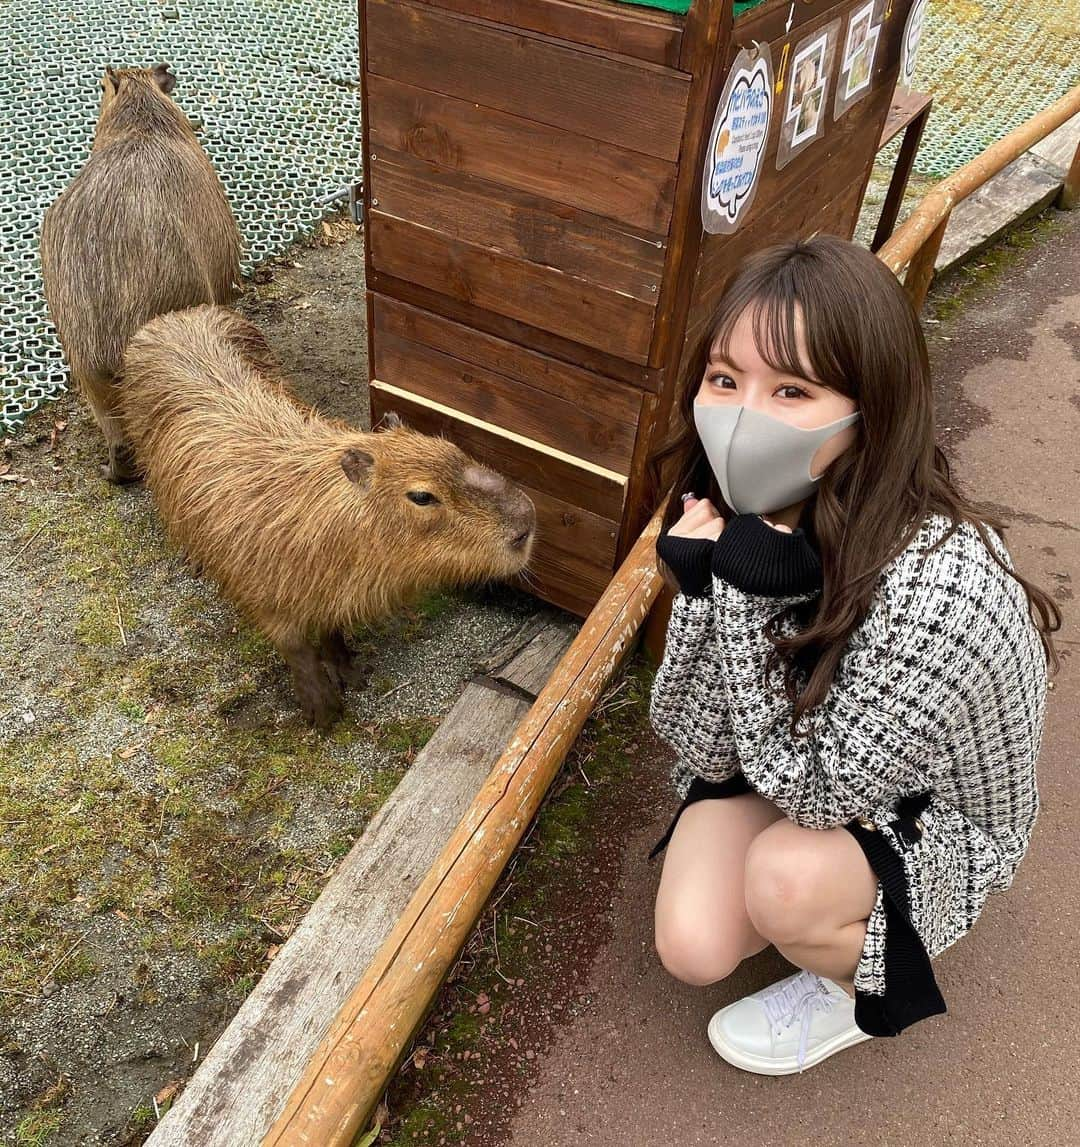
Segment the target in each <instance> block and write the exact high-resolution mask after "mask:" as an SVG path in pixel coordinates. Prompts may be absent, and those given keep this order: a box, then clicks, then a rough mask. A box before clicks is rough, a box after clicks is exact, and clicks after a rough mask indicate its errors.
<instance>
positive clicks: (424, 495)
mask: <svg viewBox="0 0 1080 1147" xmlns="http://www.w3.org/2000/svg"><path fill="white" fill-rule="evenodd" d="M408 499H409V501H410V502H415V503H416V504H417V505H418V506H430V505H431V504H432V502H437V501H438V500H439V499H438V498H436V497H435V495H434V494H430V493H428V491H427V490H410V491H409V493H408Z"/></svg>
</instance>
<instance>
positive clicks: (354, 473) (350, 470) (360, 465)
mask: <svg viewBox="0 0 1080 1147" xmlns="http://www.w3.org/2000/svg"><path fill="white" fill-rule="evenodd" d="M374 464H375V459H374V458H372V456H371V455H370V454H369V453H368V452H367V451H366V450H357V449H356V447H355V446H353V447H350V448H349V449H348V450H346V451H345V452H344V453H343V454H342V455H341V468H342V470H344V471H345V477H346V478H348V479H349V481H350V482H355V483H356V484H357V485H358V486H366V485H367V479H368V474H369V473H370V472H371V467H372V466H373V465H374Z"/></svg>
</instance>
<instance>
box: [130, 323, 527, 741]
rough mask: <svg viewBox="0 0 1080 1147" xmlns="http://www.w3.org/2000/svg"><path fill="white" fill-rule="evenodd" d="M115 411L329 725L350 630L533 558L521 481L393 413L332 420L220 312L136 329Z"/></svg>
mask: <svg viewBox="0 0 1080 1147" xmlns="http://www.w3.org/2000/svg"><path fill="white" fill-rule="evenodd" d="M121 409H122V413H123V420H124V426H125V428H126V430H127V433H128V434H129V436H130V440H131V442H132V443H133V445H134V448H135V455H136V459H137V462H138V465H139V467H140V469H141V471H142V473H143V476H144V478H145V481H146V483H147V485H148V486H149V487H150V490H151V493H152V494H153V496H154V499H155V501H156V503H157V506H158V509H159V510H160V512H161V516H162V518H163V519H164V522H165V525H166V527H167V529H168V531H169V533H170V534H171V535H172V537H173V538H174V539H175V540H176V541H177V542H178V543H179V544H180V546H181V547H182V548H183V549H184V550H185V551H186V552H187V554H188V556H189V557H190V558H191V559H192V560H193V561H194V562H195V564H196V565H197V566H198V567H199V568H200V569H201V570H202V571H203V572H204V573H206V574H208V575H209V576H211V577H212V578H214V579H215V580H216V581H217V582H218V583H219V584H220V586H221V588H222V590H223V591H224V593H225V596H226V597H228V598H230V599H231V600H232V601H233V602H234V603H235V604H236V605H237V606H238V607H239V608H240V609H241V610H242V611H243V612H244V613H246V614H247V615H248V617H250V618H251V620H252V621H253V622H254V623H255V624H256V625H257V626H258V627H259V628H260V629H261V630H262V631H263V633H265V634H266V635H267V637H269V639H270V640H271V641H272V642H273V643H274V645H275V646H276V647H277V649H278V650H279V651H280V653H281V655H282V656H283V657H284V658H285V660H286V661H287V662H288V664H289V666H290V667H291V669H292V674H293V682H294V685H295V687H296V693H297V696H298V698H299V701H300V704H301V706H302V708H303V710H304V713H305V715H306V716H307V717H308V719H309V720H311V721H312V722H313V723H314V724H317V725H319V726H320V727H326V726H328V725H329V724H331V723H332V722H333V721H334V720H335V719H336V717H337V716H339V715H340V712H341V705H342V687H343V682H344V681H345V680H346V678H347V676H348V670H349V663H350V654H349V651H348V648H347V646H346V644H345V641H344V637H343V632H344V631H346V630H348V629H349V628H351V627H353V626H354V625H356V624H358V623H364V622H371V621H373V620H375V619H377V618H380V617H383V616H385V615H386V614H388V613H390V612H392V611H393V610H394V609H395V608H396V607H398V606H400V605H402V604H404V603H406V602H407V601H409V600H410V599H413V598H415V597H416V596H417V595H419V594H420V593H422V592H423V591H425V590H429V589H432V588H434V587H436V586H449V585H460V584H465V583H468V582H476V581H482V580H487V579H490V578H500V577H510V576H513V575H514V574H516V573H518V572H520V571H521V570H522V569H523V568H524V567H525V565H526V564H527V562H528V559H529V555H530V552H531V549H532V542H533V536H534V533H535V524H536V513H535V510H534V508H533V504H532V502H531V501H530V500H529V498H527V497H526V496H525V494H524V493H523V492H522V491H521V490H519V489H518V488H517V487H515V486H513V485H511V484H510V483H509V482H508V481H507V480H506V479H505V478H503V477H502V476H501V475H499V474H496V473H495V472H494V471H492V470H489V469H486V468H485V467H483V466H481V465H479V464H478V463H476V462H474V461H473V460H472V459H470V458H468V457H467V456H466V455H465V454H463V453H462V451H461V450H460V449H459V448H458V447H457V446H455V445H454V444H453V443H451V442H449V441H447V440H446V439H443V438H434V437H430V436H428V435H424V434H419V433H417V432H416V431H414V430H411V429H409V428H408V427H406V426H404V425H403V424H402V423H401V421H400V419H393V420H389V419H388V422H389V423H390V425H389V426H388V428H387V429H385V430H378V431H375V432H365V431H361V430H356V429H354V428H352V427H349V426H347V425H345V424H343V423H341V422H337V421H332V420H330V419H327V418H324V417H322V416H321V415H319V414H318V413H316V412H315V411H314V410H312V409H310V408H309V407H307V406H305V405H304V404H303V403H302V402H300V401H299V400H298V399H297V398H295V397H294V396H293V395H292V394H291V393H290V391H289V389H288V386H287V384H286V383H285V381H284V380H283V378H282V376H281V373H280V371H279V369H278V367H277V364H276V362H275V360H274V358H273V355H272V353H271V351H270V350H269V348H268V347H267V345H266V343H265V341H264V340H263V338H262V336H261V334H260V333H259V331H258V329H257V328H256V327H254V326H252V324H251V323H249V322H247V321H246V320H245V319H243V318H241V317H240V316H239V315H237V314H235V313H234V312H232V311H230V310H228V309H226V308H224V307H207V306H204V307H195V308H192V309H191V310H186V311H177V312H173V313H172V314H166V315H161V316H159V317H158V318H155V319H153V320H152V321H151V322H149V323H147V324H146V326H144V327H143V328H142V329H141V330H139V331H138V332H137V333H136V334H135V335H134V336H133V337H132V339H131V341H130V343H129V344H128V350H127V354H126V356H125V360H124V385H123V387H122V389H121Z"/></svg>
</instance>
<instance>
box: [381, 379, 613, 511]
mask: <svg viewBox="0 0 1080 1147" xmlns="http://www.w3.org/2000/svg"><path fill="white" fill-rule="evenodd" d="M371 399H372V411H373V413H374V412H375V411H378V412H380V413H383V412H385V410H386V409H393V410H395V411H397V412H398V413H400V414H401V416H402V417H403V418H404V419H405V421H406V422H408V423H410V424H411V425H412V426H415V427H416V429H417V430H421V431H423V432H424V433H425V434H444V435H445V436H446V437H447V438H449V439H451V440H452V441H454V442H456V443H457V444H458V445H459V446H460V447H461V448H462V449H463V450H464V451H465V452H466V453H468V454H471V455H472V456H473V457H474V458H477V459H478V460H479V461H481V462H484V463H486V464H487V465H489V466H491V467H492V468H493V469H495V470H498V471H499V472H500V473H502V474H505V475H506V476H507V477H508V478H511V479H512V480H513V481H515V482H518V483H519V484H521V485H522V486H525V487H528V488H529V489H533V490H546V491H547V492H548V493H549V494H550V495H551V497H553V498H556V499H558V500H560V501H563V502H566V503H568V505H570V506H589V507H590V508H591V510H592V511H593V512H594V513H595V514H596V515H597V516H599V517H602V518H605V519H608V520H609V521H618V520H619V519H620V517H621V515H622V503H623V490H624V487H625V479H624V478H623V477H622V476H621V475H619V474H616V473H614V472H613V471H610V470H604V469H602V468H601V467H598V466H595V465H593V464H592V463H588V462H586V461H584V460H583V459H576V458H573V457H569V456H567V455H566V454H563V453H561V452H559V451H556V450H554V449H553V448H551V447H545V446H544V445H543V444H542V443H539V442H535V441H530V440H528V439H525V438H523V437H521V436H520V435H514V434H512V433H510V432H509V431H506V430H504V429H503V428H502V427H499V426H495V425H494V424H492V423H485V422H482V421H480V420H478V419H474V418H471V417H470V416H468V415H466V414H464V413H463V412H462V411H458V410H454V409H452V408H450V407H447V406H445V405H443V404H441V403H436V402H432V401H431V400H430V399H425V398H424V397H423V396H421V395H417V394H410V393H408V392H405V391H403V390H400V389H399V388H397V387H394V386H391V385H390V384H388V383H384V382H383V381H382V380H381V379H372V380H371Z"/></svg>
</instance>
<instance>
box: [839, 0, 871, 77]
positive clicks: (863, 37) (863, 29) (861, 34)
mask: <svg viewBox="0 0 1080 1147" xmlns="http://www.w3.org/2000/svg"><path fill="white" fill-rule="evenodd" d="M873 19H874V4H873V0H871V2H870V3H869V4H867V5H866V6H865V7H864V8H860V9H859V10H858V12H853V13H852V14H851V23H849V24H848V34H847V43H846V44H845V45H844V67H845V68H849V67H850V66H851V61H852V58H853V57H854V55H855V53H856V52H858V51H859V50H860V49H862V48H863V46H864V45H865V44H866V41H867V40H868V39H869V38H870V24H871V21H872V20H873Z"/></svg>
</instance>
